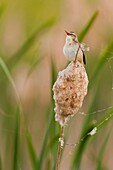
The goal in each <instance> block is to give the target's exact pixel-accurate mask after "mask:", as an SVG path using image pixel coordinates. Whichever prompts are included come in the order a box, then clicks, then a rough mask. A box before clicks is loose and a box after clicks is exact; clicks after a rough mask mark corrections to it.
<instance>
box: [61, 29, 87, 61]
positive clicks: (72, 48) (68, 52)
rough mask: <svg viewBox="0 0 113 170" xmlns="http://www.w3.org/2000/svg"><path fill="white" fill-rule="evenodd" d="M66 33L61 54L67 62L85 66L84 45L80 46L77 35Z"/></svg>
mask: <svg viewBox="0 0 113 170" xmlns="http://www.w3.org/2000/svg"><path fill="white" fill-rule="evenodd" d="M65 32H66V42H65V45H64V47H63V53H64V55H65V57H66V58H67V59H68V60H69V61H76V60H78V61H80V62H81V63H84V64H86V58H85V54H84V51H85V49H84V45H83V44H80V43H79V41H78V38H77V35H76V34H75V33H74V32H67V31H65Z"/></svg>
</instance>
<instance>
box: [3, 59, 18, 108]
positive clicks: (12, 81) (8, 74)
mask: <svg viewBox="0 0 113 170" xmlns="http://www.w3.org/2000/svg"><path fill="white" fill-rule="evenodd" d="M0 66H1V68H2V69H3V71H4V73H5V75H6V76H7V78H8V80H9V82H10V83H11V85H12V86H13V88H14V90H15V93H16V96H17V99H18V101H17V103H18V106H19V108H20V110H21V102H20V97H19V95H18V91H17V88H16V85H15V83H14V80H13V78H12V76H11V74H10V72H9V69H8V67H7V66H6V64H5V62H4V61H3V59H2V58H1V57H0Z"/></svg>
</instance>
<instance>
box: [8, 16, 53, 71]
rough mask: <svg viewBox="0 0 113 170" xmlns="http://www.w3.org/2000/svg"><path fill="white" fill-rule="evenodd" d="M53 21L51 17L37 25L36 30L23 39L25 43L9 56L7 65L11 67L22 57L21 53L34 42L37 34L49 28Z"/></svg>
mask: <svg viewBox="0 0 113 170" xmlns="http://www.w3.org/2000/svg"><path fill="white" fill-rule="evenodd" d="M54 23H55V19H54V18H52V19H50V20H48V21H46V22H45V23H43V24H41V25H39V26H38V28H37V30H36V31H35V32H34V33H33V34H32V35H31V36H30V37H29V38H28V39H27V40H26V41H25V43H24V44H23V45H22V46H21V48H20V49H19V50H18V51H17V52H16V53H15V54H14V55H13V56H12V57H11V59H10V60H9V61H8V62H7V63H8V65H9V67H10V68H12V67H14V66H15V64H16V63H18V62H19V60H20V59H21V58H22V57H23V55H24V54H25V53H26V52H27V51H28V50H29V49H30V47H31V46H32V45H33V43H34V42H35V40H36V38H37V36H39V35H40V33H41V32H42V31H44V30H45V29H47V28H50V27H51V26H52V25H53V24H54Z"/></svg>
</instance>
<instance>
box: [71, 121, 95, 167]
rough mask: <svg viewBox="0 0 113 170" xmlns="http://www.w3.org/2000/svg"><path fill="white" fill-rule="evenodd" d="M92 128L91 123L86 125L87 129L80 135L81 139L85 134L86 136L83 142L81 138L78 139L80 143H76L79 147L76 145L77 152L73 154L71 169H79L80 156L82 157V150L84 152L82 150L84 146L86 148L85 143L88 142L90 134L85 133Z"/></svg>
mask: <svg viewBox="0 0 113 170" xmlns="http://www.w3.org/2000/svg"><path fill="white" fill-rule="evenodd" d="M93 128H94V125H93V124H91V125H90V126H89V127H87V129H85V131H84V133H83V136H82V137H81V139H83V138H84V137H85V136H86V137H85V138H84V142H83V140H80V143H79V145H78V146H79V147H78V149H77V153H76V155H77V156H74V159H73V163H72V166H71V169H73V170H79V168H80V164H81V157H82V155H83V152H84V150H85V148H86V145H87V143H88V140H89V138H90V136H89V135H87V134H88V133H89V132H90V131H91V130H92V129H93ZM75 162H76V163H75Z"/></svg>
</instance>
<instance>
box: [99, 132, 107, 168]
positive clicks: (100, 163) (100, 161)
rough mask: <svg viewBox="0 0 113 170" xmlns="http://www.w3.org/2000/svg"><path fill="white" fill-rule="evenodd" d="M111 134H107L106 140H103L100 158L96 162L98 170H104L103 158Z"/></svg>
mask: <svg viewBox="0 0 113 170" xmlns="http://www.w3.org/2000/svg"><path fill="white" fill-rule="evenodd" d="M109 135H110V133H109V134H108V135H107V136H106V138H105V140H104V142H103V145H102V147H101V149H100V152H99V154H98V159H97V161H96V162H97V163H96V166H97V167H96V170H102V169H103V168H102V160H103V157H104V153H105V149H106V146H107V143H108V139H109Z"/></svg>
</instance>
